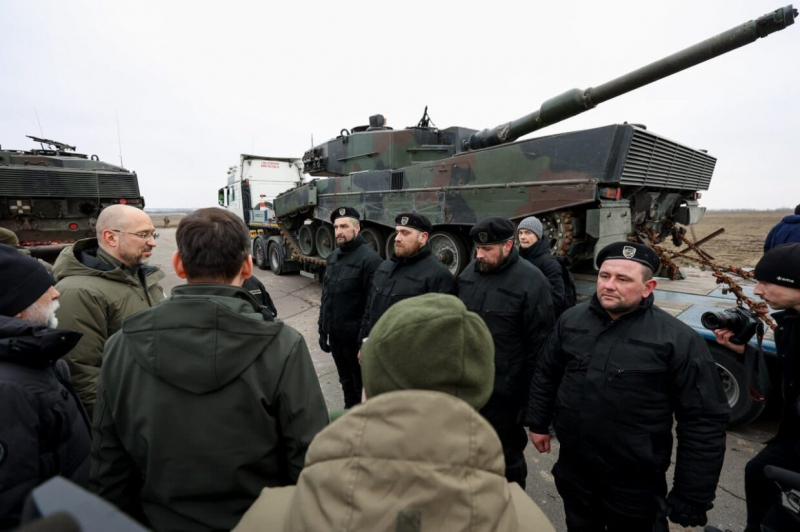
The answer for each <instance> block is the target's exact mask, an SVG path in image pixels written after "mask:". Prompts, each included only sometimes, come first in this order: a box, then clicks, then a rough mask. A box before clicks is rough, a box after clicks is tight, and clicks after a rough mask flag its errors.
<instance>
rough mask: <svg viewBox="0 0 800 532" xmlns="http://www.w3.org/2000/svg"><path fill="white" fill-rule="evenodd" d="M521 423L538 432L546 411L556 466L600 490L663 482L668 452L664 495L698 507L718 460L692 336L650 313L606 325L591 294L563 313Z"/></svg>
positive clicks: (707, 371) (706, 370)
mask: <svg viewBox="0 0 800 532" xmlns="http://www.w3.org/2000/svg"><path fill="white" fill-rule="evenodd" d="M529 406H530V408H529V410H528V418H529V419H530V426H531V430H532V431H533V432H536V433H539V434H547V428H548V426H549V424H550V421H551V420H552V417H553V411H554V410H555V428H556V433H557V434H558V439H559V442H560V443H561V454H560V458H559V459H560V460H570V461H576V462H577V463H578V465H579V466H582V467H583V468H584V470H585V471H587V474H595V475H599V478H605V479H606V481H607V482H609V483H612V484H613V483H615V482H626V481H627V482H630V481H631V480H632V479H637V480H644V479H651V480H652V479H658V478H661V479H663V476H664V474H665V472H666V471H667V468H668V467H669V465H670V457H671V455H672V424H673V415H674V417H675V419H677V422H678V424H677V429H676V432H677V436H678V450H677V455H676V463H675V479H674V488H673V490H674V491H675V492H676V493H677V494H678V495H679V496H680V497H681V498H682V499H683V500H685V501H686V502H688V503H694V504H698V505H703V504H706V503H709V502H711V501H712V500H714V493H715V491H716V487H717V481H718V480H719V473H720V470H721V468H722V461H723V458H724V456H725V425H726V423H727V421H728V416H729V408H728V403H727V400H726V398H725V393H724V392H723V390H722V384H721V382H720V380H719V375H718V374H717V369H716V367H715V364H714V359H713V358H712V357H711V354H710V352H709V350H708V346H707V345H706V342H705V340H703V339H702V338H701V337H700V335H698V334H697V333H696V332H695V331H693V330H692V329H691V328H689V327H688V326H687V325H685V324H683V323H681V322H680V321H679V320H677V319H676V318H674V317H672V316H670V315H669V314H667V313H666V312H664V311H663V310H661V309H660V308H658V307H656V306H654V305H653V296H652V294H651V295H650V297H648V298H647V299H644V300H643V301H642V303H641V305H640V306H639V308H638V309H636V310H635V311H633V312H631V313H629V314H625V315H623V316H622V317H620V318H618V319H616V320H612V319H611V318H610V317H609V316H608V314H607V313H606V311H605V310H604V309H603V308H602V307H601V306H600V303H599V301H598V299H597V296H596V295H595V296H594V297H593V298H592V299H591V300H590V301H588V302H586V303H582V304H580V305H577V306H575V307H572V308H570V309H569V310H567V311H566V312H565V313H564V314H563V315H562V316H561V318H560V319H559V320H558V323H557V324H556V329H555V331H554V332H553V334H552V335H551V336H550V338H549V339H548V342H547V347H546V348H545V351H544V355H543V356H542V358H541V360H540V363H539V365H538V366H537V368H536V375H535V376H534V379H533V386H531V402H530V405H529Z"/></svg>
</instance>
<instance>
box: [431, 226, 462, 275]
mask: <svg viewBox="0 0 800 532" xmlns="http://www.w3.org/2000/svg"><path fill="white" fill-rule="evenodd" d="M429 242H430V245H431V252H432V253H433V254H434V255H435V256H436V258H437V259H439V260H440V261H442V264H444V265H445V266H446V267H447V269H448V270H450V273H451V274H453V276H454V277H455V276H456V275H458V274H459V273H461V270H463V269H464V266H466V265H467V264H468V263H469V256H468V255H467V247H466V246H465V245H464V242H463V241H462V240H461V237H460V236H459V235H458V234H456V233H451V232H449V231H436V232H435V233H433V234H432V235H431V238H430V240H429Z"/></svg>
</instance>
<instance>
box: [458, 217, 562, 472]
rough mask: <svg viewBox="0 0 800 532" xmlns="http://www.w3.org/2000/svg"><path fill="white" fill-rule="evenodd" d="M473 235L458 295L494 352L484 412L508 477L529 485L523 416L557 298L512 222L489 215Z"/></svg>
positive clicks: (551, 325) (478, 224)
mask: <svg viewBox="0 0 800 532" xmlns="http://www.w3.org/2000/svg"><path fill="white" fill-rule="evenodd" d="M469 234H470V237H471V238H472V240H473V241H474V242H475V250H476V260H474V261H472V263H470V264H469V265H468V266H467V267H466V268H465V269H464V272H463V273H462V274H461V276H460V277H459V278H458V297H459V298H460V299H461V300H462V301H463V302H464V304H465V305H466V306H467V309H469V310H471V311H472V312H475V313H477V314H478V315H479V316H480V317H481V318H483V320H484V321H485V322H486V325H487V326H488V327H489V331H490V332H491V333H492V339H493V340H494V352H495V379H494V389H493V391H492V396H491V398H490V399H489V402H488V403H487V404H486V406H484V407H483V408H482V409H481V414H482V415H483V416H484V417H485V418H486V419H487V420H488V421H489V423H491V424H492V426H493V427H494V429H495V431H497V435H498V436H499V437H500V442H501V443H502V444H503V454H504V455H505V459H506V478H507V479H508V480H509V481H510V482H517V483H519V485H520V486H522V487H523V488H525V479H526V478H527V476H528V467H527V464H526V463H525V456H524V455H523V454H522V452H523V451H524V450H525V446H526V445H527V444H528V437H527V435H526V434H525V428H524V427H523V419H522V418H523V415H524V413H525V407H526V405H527V402H528V393H529V392H528V391H529V390H530V387H531V379H532V378H533V371H534V368H535V367H536V360H537V358H538V356H539V353H540V352H541V350H542V348H543V347H544V344H545V340H546V338H547V335H548V333H549V332H550V331H551V330H552V328H553V322H554V321H555V316H554V314H553V300H552V297H551V293H550V288H549V286H548V284H547V278H546V277H545V276H544V274H543V273H542V272H541V271H540V270H539V269H538V268H536V267H535V266H533V265H532V264H530V263H529V262H527V261H525V260H520V257H519V253H518V252H517V250H516V248H515V247H514V224H513V223H512V222H511V220H508V219H506V218H500V217H491V218H486V219H485V220H482V221H481V222H479V223H477V224H475V225H474V226H473V227H472V230H471V231H470V233H469Z"/></svg>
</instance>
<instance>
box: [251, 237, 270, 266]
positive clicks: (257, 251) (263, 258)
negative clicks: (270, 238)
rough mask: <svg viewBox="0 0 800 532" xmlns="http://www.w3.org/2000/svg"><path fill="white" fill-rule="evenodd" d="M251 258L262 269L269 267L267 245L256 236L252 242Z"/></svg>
mask: <svg viewBox="0 0 800 532" xmlns="http://www.w3.org/2000/svg"><path fill="white" fill-rule="evenodd" d="M253 258H254V259H255V261H256V266H258V267H259V268H260V269H262V270H266V269H269V260H268V259H267V246H266V244H264V239H262V238H257V239H256V241H255V242H254V243H253Z"/></svg>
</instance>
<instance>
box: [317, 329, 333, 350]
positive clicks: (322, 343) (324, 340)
mask: <svg viewBox="0 0 800 532" xmlns="http://www.w3.org/2000/svg"><path fill="white" fill-rule="evenodd" d="M319 348H320V349H322V350H323V351H324V352H325V353H330V352H331V346H330V345H328V335H327V334H325V333H324V332H321V331H320V333H319Z"/></svg>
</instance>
